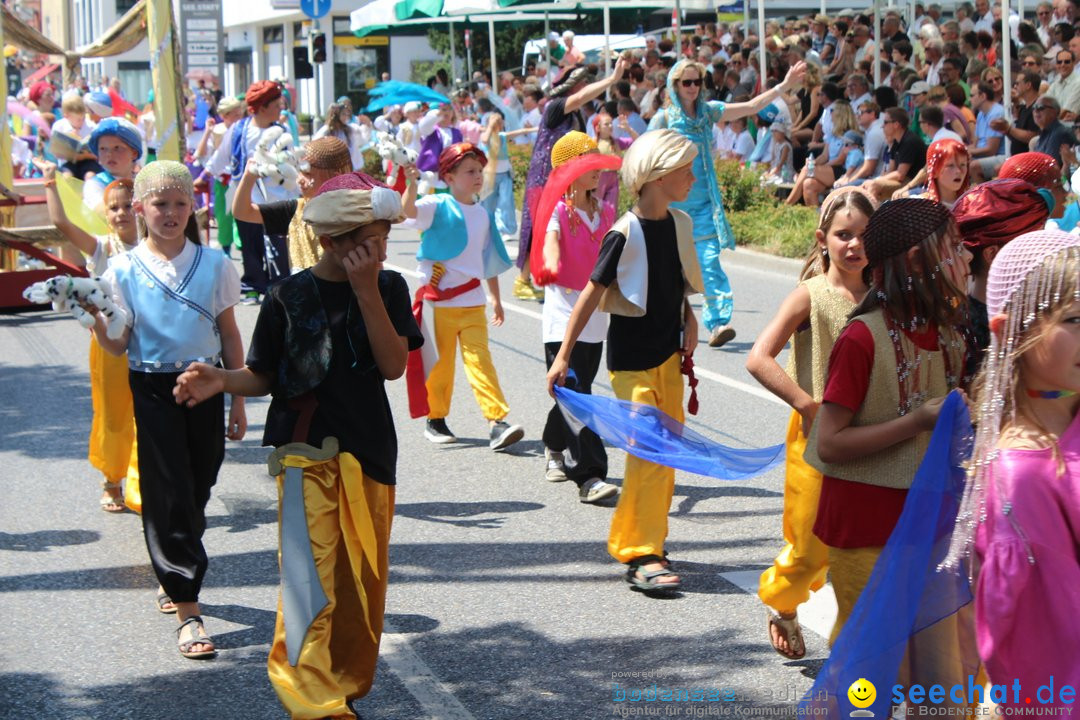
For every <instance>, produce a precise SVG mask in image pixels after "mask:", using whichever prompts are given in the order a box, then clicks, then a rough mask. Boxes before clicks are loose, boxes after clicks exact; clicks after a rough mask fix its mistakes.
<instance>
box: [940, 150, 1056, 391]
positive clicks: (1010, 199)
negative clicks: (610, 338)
mask: <svg viewBox="0 0 1080 720" xmlns="http://www.w3.org/2000/svg"><path fill="white" fill-rule="evenodd" d="M935 144H937V143H935ZM1053 208H1054V196H1053V195H1052V194H1051V193H1050V191H1049V190H1045V189H1042V190H1040V189H1037V188H1036V187H1035V186H1034V185H1032V184H1030V183H1028V182H1026V181H1024V180H1017V179H1015V178H1006V179H1004V180H991V181H989V182H985V183H982V184H980V185H976V186H975V187H974V188H972V189H971V190H969V191H968V192H966V193H964V194H963V195H961V196H960V199H959V200H957V202H956V205H955V206H953V217H954V218H955V219H956V227H957V228H958V229H959V230H960V236H961V237H962V238H963V239H964V245H966V246H967V248H968V250H970V251H971V285H970V289H969V293H968V310H969V314H970V317H971V330H972V336H973V337H972V339H973V340H974V347H973V348H972V349H973V353H972V360H973V366H972V369H973V370H974V369H975V368H977V367H978V366H979V365H980V364H981V362H982V356H983V353H984V352H985V351H986V348H988V347H989V346H990V324H989V320H990V319H989V317H988V316H987V312H986V287H987V277H988V276H989V274H990V263H991V262H993V260H994V256H995V255H997V254H998V252H999V251H1000V250H1001V249H1002V248H1003V247H1005V243H1007V242H1009V241H1010V240H1012V239H1013V238H1015V237H1017V236H1019V235H1023V234H1025V233H1029V232H1035V231H1036V230H1041V229H1043V227H1045V226H1046V221H1047V219H1048V218H1049V217H1050V215H1051V213H1052V212H1053ZM972 374H974V373H972Z"/></svg>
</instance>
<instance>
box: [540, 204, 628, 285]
mask: <svg viewBox="0 0 1080 720" xmlns="http://www.w3.org/2000/svg"><path fill="white" fill-rule="evenodd" d="M555 212H556V213H558V215H559V269H558V272H556V273H555V283H556V284H558V285H561V286H562V287H565V288H570V289H571V290H584V289H585V286H586V285H588V284H589V276H590V275H592V271H593V268H594V267H595V266H596V258H597V256H598V255H599V254H600V241H601V240H603V239H604V236H605V235H607V233H608V230H610V229H611V225H612V223H614V222H615V208H614V207H612V206H611V204H610V203H603V204H601V206H600V225H599V226H598V227H597V228H596V232H592V231H591V230H590V229H589V226H588V225H586V224H585V221H584V220H582V219H581V216H579V215H578V214H577V212H576V211H573V210H571V209H570V208H569V207H568V206H567V205H566V203H565V202H564V201H562V200H560V201H559V204H558V205H556V206H555ZM571 214H573V221H571Z"/></svg>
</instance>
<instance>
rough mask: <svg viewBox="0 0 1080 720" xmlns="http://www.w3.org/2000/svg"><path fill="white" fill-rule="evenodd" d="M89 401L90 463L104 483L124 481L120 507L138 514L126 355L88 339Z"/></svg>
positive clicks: (139, 501)
mask: <svg viewBox="0 0 1080 720" xmlns="http://www.w3.org/2000/svg"><path fill="white" fill-rule="evenodd" d="M90 399H91V402H92V403H93V407H94V419H93V421H92V423H91V425H90V452H89V458H88V459H89V460H90V464H91V465H93V466H94V467H95V468H97V469H98V470H99V471H101V474H102V475H104V476H105V480H106V481H107V482H110V483H117V482H120V481H121V480H123V479H124V478H125V477H126V478H127V483H126V484H125V487H124V504H125V505H127V506H128V507H129V508H131V509H132V510H134V511H135V512H141V511H142V495H141V494H140V493H139V454H138V451H137V448H136V444H135V407H134V404H133V402H132V399H131V386H130V385H128V361H127V355H120V356H117V355H113V354H112V353H110V352H107V351H106V350H105V349H104V348H102V347H101V345H100V344H99V343H98V341H97V338H95V337H94V336H93V335H91V336H90Z"/></svg>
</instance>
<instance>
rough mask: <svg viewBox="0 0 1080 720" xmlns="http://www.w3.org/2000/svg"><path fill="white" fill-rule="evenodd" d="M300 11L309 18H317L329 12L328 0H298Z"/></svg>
mask: <svg viewBox="0 0 1080 720" xmlns="http://www.w3.org/2000/svg"><path fill="white" fill-rule="evenodd" d="M300 11H301V12H302V13H304V14H305V15H307V16H308V17H309V18H312V19H314V20H318V19H319V18H321V17H322V16H323V15H326V13H328V12H330V0H300Z"/></svg>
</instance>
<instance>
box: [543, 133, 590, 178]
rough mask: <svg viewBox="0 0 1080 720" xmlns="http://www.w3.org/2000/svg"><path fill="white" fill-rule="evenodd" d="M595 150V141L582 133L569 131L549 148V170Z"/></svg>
mask: <svg viewBox="0 0 1080 720" xmlns="http://www.w3.org/2000/svg"><path fill="white" fill-rule="evenodd" d="M595 150H596V141H595V140H593V139H592V138H591V137H589V136H588V135H586V134H585V133H583V132H579V131H577V130H571V131H570V132H568V133H566V134H565V135H563V136H562V137H561V138H559V139H558V140H556V141H555V144H554V145H552V146H551V168H552V169H555V168H557V167H559V166H560V165H562V164H563V163H564V162H566V161H568V160H573V159H574V158H576V157H577V156H578V155H584V154H585V153H588V152H593V151H595Z"/></svg>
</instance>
